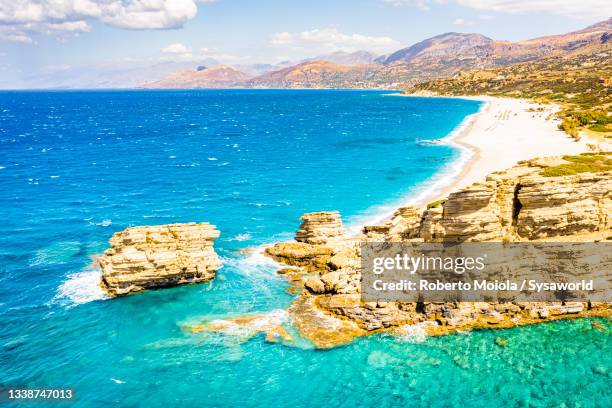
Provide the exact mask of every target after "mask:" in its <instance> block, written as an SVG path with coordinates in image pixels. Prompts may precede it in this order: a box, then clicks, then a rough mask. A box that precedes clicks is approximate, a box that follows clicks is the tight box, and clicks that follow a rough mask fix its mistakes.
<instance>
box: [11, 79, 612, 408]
mask: <svg viewBox="0 0 612 408" xmlns="http://www.w3.org/2000/svg"><path fill="white" fill-rule="evenodd" d="M478 109H479V103H478V102H475V101H468V100H459V99H442V98H440V99H431V98H428V99H423V98H405V97H398V96H397V95H391V94H390V92H374V91H275V90H266V91H264V90H256V91H255V90H254V91H251V90H232V91H212V90H211V91H104V92H102V91H99V92H89V91H87V92H86V91H71V92H60V91H56V92H1V93H0V215H1V217H0V221H1V222H0V386H6V385H13V386H30V387H51V386H54V387H71V388H73V389H74V390H75V393H76V402H75V403H72V405H71V406H94V407H97V406H108V405H118V406H128V407H132V406H147V407H168V406H171V405H179V404H180V405H183V406H203V407H268V406H269V407H311V406H325V407H329V408H331V407H358V406H360V407H367V406H372V407H393V406H402V407H462V408H463V407H487V408H494V407H504V406H520V407H568V408H569V407H610V406H612V398H611V396H610V388H611V385H612V350H611V348H612V347H611V343H610V337H609V336H610V334H609V332H610V330H612V324H610V322H609V321H606V320H601V321H600V322H601V323H602V324H603V326H604V330H601V329H594V328H593V326H592V324H591V323H592V322H591V321H590V320H586V319H583V320H575V321H565V322H558V323H551V324H542V325H539V326H533V327H525V328H520V329H511V330H504V331H474V332H471V333H466V334H459V335H453V336H446V337H439V338H425V339H424V338H416V337H410V338H394V337H390V336H386V335H376V336H371V337H368V338H363V339H359V340H357V341H355V342H353V343H351V344H350V345H347V346H345V347H340V348H336V349H333V350H327V351H321V350H314V349H313V348H312V347H311V346H310V345H309V344H308V342H307V341H300V342H298V345H297V346H287V345H282V344H270V343H266V342H265V340H264V339H263V337H261V336H255V337H253V338H250V339H249V338H248V336H247V335H245V334H244V333H235V334H233V335H220V334H211V333H198V334H193V333H190V332H188V331H186V330H184V326H185V325H187V324H192V323H198V322H201V321H205V320H210V319H215V318H221V319H222V318H227V317H232V316H239V315H244V314H248V313H258V312H259V313H261V312H270V313H271V315H273V316H277V317H278V316H280V318H282V316H283V312H282V311H283V310H284V309H285V308H286V307H287V306H288V305H289V304H290V303H291V301H292V299H293V297H292V296H291V295H289V294H288V293H287V287H288V285H287V283H286V282H285V280H284V278H282V277H280V276H278V275H276V274H275V267H274V265H272V264H271V263H270V262H269V261H266V260H265V259H264V258H263V257H261V256H258V255H256V254H253V253H252V251H248V250H247V251H243V250H244V249H248V248H253V247H257V246H260V245H262V244H266V243H270V242H274V241H277V240H281V239H289V238H291V237H292V235H293V233H294V231H295V230H296V229H297V227H298V225H299V216H300V215H301V214H302V213H304V212H308V211H317V210H339V211H340V212H341V213H342V215H343V218H344V221H345V223H346V224H347V226H348V227H349V228H351V227H353V228H356V227H357V226H358V225H359V223H360V222H363V220H365V219H373V218H375V217H376V216H380V215H381V214H384V213H385V212H386V211H388V210H389V209H390V208H392V207H393V206H394V205H397V204H398V203H401V202H404V201H405V200H406V199H409V198H410V197H415V196H416V195H418V194H421V193H423V192H424V191H426V190H427V189H428V188H432V187H433V188H435V186H436V183H437V182H439V181H440V180H441V179H443V178H444V177H448V175H449V174H451V173H452V171H454V170H453V169H455V168H456V166H457V164H458V163H459V161H460V160H462V157H463V155H464V153H463V152H461V151H460V150H459V149H458V148H457V147H455V146H454V145H453V144H452V143H445V142H444V141H442V142H440V139H443V138H444V137H446V136H447V135H449V134H451V133H452V132H453V130H455V129H456V128H457V127H458V126H459V125H460V124H461V123H462V121H464V119H465V118H466V117H467V116H468V115H470V114H473V113H475V112H477V110H478ZM187 221H208V222H211V223H213V224H215V225H217V227H218V228H219V229H220V231H221V234H222V235H221V238H220V239H219V240H217V242H216V249H217V251H218V252H219V254H220V256H221V257H222V259H223V262H224V267H223V268H222V269H221V270H220V271H219V272H218V274H217V277H216V279H215V280H214V281H213V282H212V283H206V284H199V285H190V286H183V287H177V288H172V289H166V290H158V291H149V292H146V293H141V294H137V295H134V296H129V297H125V298H118V299H105V298H104V297H103V295H102V293H101V291H100V290H99V289H98V288H97V279H98V277H99V271H97V270H96V269H95V268H93V267H92V266H91V263H92V262H91V258H92V256H95V255H96V254H99V253H101V252H102V251H104V249H105V248H106V247H107V245H108V244H107V242H108V239H109V238H110V237H111V235H112V234H113V233H114V232H116V231H120V230H122V229H124V228H126V227H129V226H134V225H148V224H164V223H174V222H187ZM287 325H289V326H290V323H289V322H287ZM605 329H607V331H606V330H605ZM500 336H501V337H504V338H505V339H507V340H508V344H509V346H508V347H507V348H502V347H499V346H498V345H496V344H495V339H496V338H497V337H500Z"/></svg>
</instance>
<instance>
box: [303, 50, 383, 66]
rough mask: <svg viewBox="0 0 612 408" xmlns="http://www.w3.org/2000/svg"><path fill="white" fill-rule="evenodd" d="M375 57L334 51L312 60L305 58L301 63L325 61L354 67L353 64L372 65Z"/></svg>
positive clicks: (365, 53) (370, 54)
mask: <svg viewBox="0 0 612 408" xmlns="http://www.w3.org/2000/svg"><path fill="white" fill-rule="evenodd" d="M376 58H377V55H376V54H373V53H371V52H368V51H355V52H345V51H336V52H332V53H330V54H324V55H319V56H317V57H314V58H307V59H305V60H303V61H301V62H312V61H327V62H332V63H334V64H344V65H355V64H374V63H375V61H376Z"/></svg>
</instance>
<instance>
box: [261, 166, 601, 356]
mask: <svg viewBox="0 0 612 408" xmlns="http://www.w3.org/2000/svg"><path fill="white" fill-rule="evenodd" d="M605 155H606V157H607V158H608V159H607V160H610V156H611V155H610V154H605ZM567 164H568V162H567V161H565V160H564V159H562V158H546V159H535V160H530V161H526V162H521V163H519V164H518V165H517V166H515V167H513V168H511V169H509V170H506V171H503V172H497V173H493V174H491V175H489V176H488V177H487V178H486V180H485V181H483V182H481V183H475V184H473V185H471V186H469V187H466V188H464V189H461V190H459V191H457V192H455V193H452V194H450V195H449V196H448V197H447V198H446V199H445V200H441V201H440V202H436V203H435V204H432V205H430V206H429V208H426V209H424V210H420V209H418V208H415V207H404V208H400V209H398V210H397V211H396V212H395V214H394V215H393V217H392V218H391V220H389V222H387V223H386V224H383V225H376V226H366V227H364V229H363V234H362V235H360V236H357V237H346V236H343V235H342V233H341V229H339V228H338V226H339V225H341V222H340V220H339V215H338V214H337V213H313V214H306V215H305V216H304V217H303V220H304V222H303V223H302V226H301V227H300V231H298V234H297V236H296V240H299V241H300V242H295V243H279V244H276V245H275V246H273V247H271V248H268V249H267V250H266V253H267V254H268V255H269V256H271V257H272V258H274V259H275V260H277V261H279V262H281V263H285V264H288V265H292V266H297V267H300V268H301V270H302V272H301V273H300V272H294V273H293V275H292V276H293V280H294V281H295V280H296V279H299V278H300V276H301V285H300V288H303V290H302V293H301V295H300V296H299V297H298V299H296V301H295V302H294V304H293V305H292V306H291V307H290V309H289V314H290V316H291V317H292V320H293V321H294V322H295V324H296V326H297V327H298V329H299V330H300V332H301V334H302V335H303V336H304V337H306V338H309V339H310V340H312V342H313V343H314V344H315V346H317V347H321V348H327V347H333V346H336V345H339V344H343V343H346V342H348V341H350V340H351V339H352V338H354V337H356V336H362V335H367V334H371V333H374V332H377V331H381V330H385V331H390V332H393V333H398V334H402V333H405V332H406V330H409V331H410V330H414V328H415V327H417V328H418V330H421V331H423V332H424V333H427V334H430V335H437V334H444V333H449V332H453V331H457V330H466V329H470V328H495V327H499V328H507V327H513V326H517V325H525V324H532V323H537V322H541V321H546V320H555V319H561V318H568V317H578V316H610V315H612V305H610V304H609V303H594V302H567V303H564V304H560V303H553V302H549V303H543V302H507V303H491V302H471V303H467V302H446V303H424V304H417V303H411V302H364V301H363V300H362V299H361V270H360V244H361V243H362V242H364V241H373V240H381V241H394V242H396V241H415V242H478V241H480V242H482V241H505V242H521V241H574V242H583V241H584V242H588V241H598V240H605V239H609V238H610V237H611V236H612V230H611V229H612V171H609V170H606V171H600V172H581V173H578V174H569V175H559V176H552V177H545V176H543V170H544V169H547V168H550V167H551V166H559V165H562V166H565V165H567ZM319 214H334V215H333V216H332V215H325V216H321V215H319ZM319 225H323V227H321V228H319V227H318V226H319Z"/></svg>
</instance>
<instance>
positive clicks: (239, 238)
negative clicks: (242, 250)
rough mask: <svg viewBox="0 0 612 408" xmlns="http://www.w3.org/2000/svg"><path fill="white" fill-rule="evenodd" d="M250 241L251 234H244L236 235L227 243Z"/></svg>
mask: <svg viewBox="0 0 612 408" xmlns="http://www.w3.org/2000/svg"><path fill="white" fill-rule="evenodd" d="M249 239H251V234H249V233H244V234H238V235H236V236H234V237H232V238H230V239H229V240H228V241H246V240H249Z"/></svg>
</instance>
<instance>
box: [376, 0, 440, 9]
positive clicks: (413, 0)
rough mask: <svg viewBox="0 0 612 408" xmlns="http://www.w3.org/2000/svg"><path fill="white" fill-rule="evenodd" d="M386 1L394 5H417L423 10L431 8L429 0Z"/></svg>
mask: <svg viewBox="0 0 612 408" xmlns="http://www.w3.org/2000/svg"><path fill="white" fill-rule="evenodd" d="M383 2H384V3H389V4H392V5H394V6H416V7H417V8H419V9H421V10H429V9H430V7H429V0H383Z"/></svg>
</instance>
